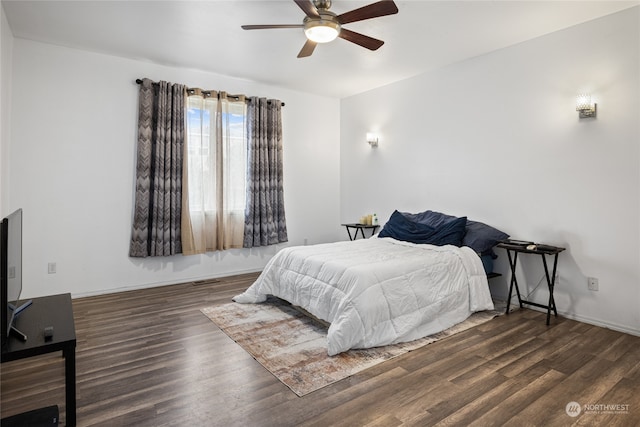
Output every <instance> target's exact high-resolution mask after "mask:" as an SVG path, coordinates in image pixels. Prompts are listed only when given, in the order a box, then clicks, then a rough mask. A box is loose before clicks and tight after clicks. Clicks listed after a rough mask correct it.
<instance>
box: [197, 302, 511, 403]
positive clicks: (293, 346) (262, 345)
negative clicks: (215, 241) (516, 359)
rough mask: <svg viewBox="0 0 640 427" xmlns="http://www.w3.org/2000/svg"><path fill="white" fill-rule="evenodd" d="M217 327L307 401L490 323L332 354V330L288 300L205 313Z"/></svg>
mask: <svg viewBox="0 0 640 427" xmlns="http://www.w3.org/2000/svg"><path fill="white" fill-rule="evenodd" d="M201 311H202V313H204V314H205V315H206V316H207V317H208V318H209V319H211V321H212V322H213V323H215V324H216V325H218V327H219V328H220V329H221V330H222V331H223V332H224V333H225V334H227V335H228V336H229V337H230V338H231V339H232V340H234V341H235V342H236V343H238V344H239V345H240V346H241V347H242V348H243V349H244V350H246V351H247V352H248V353H249V354H251V356H252V357H253V358H254V359H255V360H257V361H258V362H259V363H260V364H261V365H262V366H264V367H265V368H266V369H267V370H268V371H269V372H271V373H272V374H273V375H274V376H275V377H276V378H278V380H280V381H281V382H282V383H283V384H285V385H286V386H287V387H289V388H290V389H291V390H292V391H293V392H294V393H295V394H297V395H298V396H304V395H306V394H308V393H311V392H312V391H315V390H318V389H320V388H322V387H325V386H327V385H329V384H332V383H334V382H336V381H340V380H341V379H344V378H347V377H349V376H351V375H353V374H355V373H357V372H360V371H362V370H364V369H367V368H369V367H371V366H374V365H377V364H378V363H381V362H384V361H385V360H389V359H392V358H394V357H397V356H399V355H401V354H404V353H407V352H409V351H411V350H415V349H417V348H420V347H422V346H424V345H427V344H430V343H433V342H436V341H438V340H440V339H442V338H445V337H448V336H451V335H453V334H456V333H458V332H462V331H464V330H467V329H469V328H472V327H474V326H476V325H480V324H482V323H485V322H487V321H489V320H491V319H493V318H494V317H496V316H499V315H500V313H499V312H497V311H483V312H479V313H474V314H472V315H471V316H470V317H469V318H468V319H467V320H465V321H464V322H462V323H459V324H457V325H454V326H452V327H451V328H449V329H447V330H445V331H443V332H439V333H437V334H434V335H431V336H428V337H425V338H421V339H418V340H415V341H411V342H408V343H401V344H394V345H388V346H385V347H376V348H370V349H363V350H349V351H347V352H344V353H340V354H338V355H336V356H333V357H329V356H328V355H327V329H328V328H327V325H326V324H324V323H323V322H321V321H319V320H317V319H315V318H313V317H310V316H307V315H305V314H304V313H303V312H301V311H300V310H299V309H297V308H295V307H293V306H291V305H290V304H289V303H287V302H286V301H283V300H280V299H278V298H272V297H270V298H269V299H268V300H267V302H265V303H262V304H238V303H229V304H223V305H218V306H214V307H208V308H204V309H202V310H201Z"/></svg>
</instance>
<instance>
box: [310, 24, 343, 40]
mask: <svg viewBox="0 0 640 427" xmlns="http://www.w3.org/2000/svg"><path fill="white" fill-rule="evenodd" d="M304 34H305V36H307V38H308V39H309V40H311V41H313V42H316V43H329V42H330V41H332V40H335V39H336V37H338V34H340V24H338V23H337V22H332V21H327V20H324V19H321V20H313V21H308V22H306V23H305V24H304Z"/></svg>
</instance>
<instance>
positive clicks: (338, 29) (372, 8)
mask: <svg viewBox="0 0 640 427" xmlns="http://www.w3.org/2000/svg"><path fill="white" fill-rule="evenodd" d="M294 1H295V2H296V4H297V5H298V6H300V9H302V11H303V12H304V13H305V14H306V15H307V16H305V18H304V20H303V21H302V24H291V25H243V26H242V29H243V30H265V29H273V28H302V29H304V33H305V35H306V36H307V41H306V42H305V44H304V46H302V49H301V50H300V53H298V58H303V57H306V56H311V54H312V53H313V50H314V49H315V48H316V45H317V44H318V43H328V42H330V41H332V40H334V39H335V38H336V37H340V38H342V39H345V40H347V41H350V42H351V43H355V44H357V45H360V46H362V47H365V48H367V49H369V50H377V49H378V48H379V47H380V46H382V45H383V44H384V42H383V41H382V40H378V39H374V38H373V37H369V36H365V35H364V34H360V33H356V32H355V31H351V30H347V29H346V28H343V27H342V26H343V25H344V24H349V23H351V22H357V21H364V20H365V19H371V18H378V17H380V16H386V15H393V14H396V13H398V7H397V6H396V4H395V3H394V2H393V0H382V1H378V2H376V3H372V4H370V5H367V6H363V7H361V8H358V9H354V10H352V11H350V12H345V13H343V14H340V15H336V14H335V13H333V12H331V11H330V10H329V8H330V7H331V0H313V2H312V1H311V0H294Z"/></svg>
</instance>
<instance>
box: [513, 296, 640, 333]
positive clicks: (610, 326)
mask: <svg viewBox="0 0 640 427" xmlns="http://www.w3.org/2000/svg"><path fill="white" fill-rule="evenodd" d="M511 305H512V306H513V305H514V304H513V303H511ZM515 305H516V306H517V305H518V303H517V301H516V303H515ZM525 308H528V309H529V310H535V311H539V312H541V313H546V312H547V310H545V309H543V308H539V307H535V306H529V305H525ZM558 316H562V317H566V318H567V319H571V320H575V321H576V322H581V323H586V324H588V325H593V326H599V327H601V328H607V329H611V330H614V331H618V332H623V333H625V334H629V335H635V336H638V337H640V330H638V329H633V328H630V327H628V326H624V325H618V324H616V323H610V322H605V321H603V320H600V319H594V318H591V317H586V316H581V315H579V314H575V313H569V312H566V311H560V310H558Z"/></svg>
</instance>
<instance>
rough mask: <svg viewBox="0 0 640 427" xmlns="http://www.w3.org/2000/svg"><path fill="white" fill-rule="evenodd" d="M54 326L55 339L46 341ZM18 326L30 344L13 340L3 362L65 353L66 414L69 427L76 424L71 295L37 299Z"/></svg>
mask: <svg viewBox="0 0 640 427" xmlns="http://www.w3.org/2000/svg"><path fill="white" fill-rule="evenodd" d="M48 326H52V327H53V336H52V337H51V339H45V337H44V328H46V327H48ZM15 327H16V328H17V329H18V330H20V332H22V333H24V334H25V335H26V336H27V340H26V341H20V340H18V339H16V338H14V337H10V338H9V341H8V342H7V345H6V346H4V347H3V348H2V353H1V354H2V363H5V362H10V361H12V360H19V359H25V358H27V357H33V356H39V355H41V354H46V353H52V352H54V351H62V356H63V357H64V361H65V362H64V367H65V411H66V418H67V419H66V421H67V426H75V425H76V328H75V323H74V321H73V307H72V304H71V294H61V295H52V296H46V297H40V298H33V303H32V304H31V306H29V307H27V308H26V309H25V310H24V311H22V312H21V313H20V315H19V316H18V317H17V318H16V323H15Z"/></svg>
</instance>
